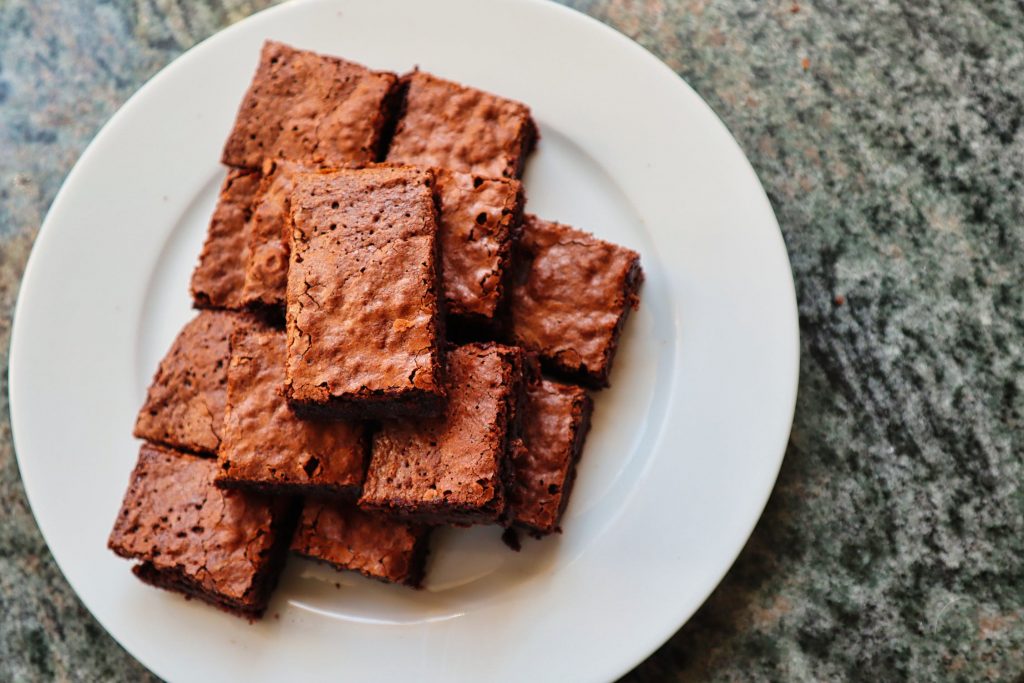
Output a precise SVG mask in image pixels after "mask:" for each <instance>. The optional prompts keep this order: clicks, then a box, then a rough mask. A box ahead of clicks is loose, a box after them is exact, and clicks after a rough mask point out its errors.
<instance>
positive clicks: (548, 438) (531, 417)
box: [509, 380, 593, 536]
mask: <svg viewBox="0 0 1024 683" xmlns="http://www.w3.org/2000/svg"><path fill="white" fill-rule="evenodd" d="M592 410H593V403H592V402H591V400H590V397H589V396H587V392H586V391H585V390H584V389H581V388H580V387H576V386H572V385H568V384H560V383H557V382H552V381H549V380H542V381H540V382H537V383H534V384H531V385H529V386H528V387H527V389H526V402H525V406H524V409H523V417H522V439H521V441H518V442H517V443H516V444H515V447H514V449H513V455H512V464H513V471H514V474H515V476H514V480H513V481H514V483H513V485H512V487H511V490H510V491H509V508H510V514H509V518H510V521H511V522H512V523H513V524H515V525H516V526H518V527H521V528H523V529H526V530H527V531H529V532H530V533H532V534H534V535H537V536H541V535H545V534H550V533H552V532H554V531H558V530H559V528H558V522H559V520H560V519H561V517H562V512H563V511H564V510H565V506H566V504H567V503H568V502H569V494H570V492H571V491H572V484H573V481H574V480H575V478H576V463H577V462H578V461H579V457H580V453H581V452H582V450H583V440H584V439H585V438H586V435H587V430H588V429H589V428H590V415H591V412H592Z"/></svg>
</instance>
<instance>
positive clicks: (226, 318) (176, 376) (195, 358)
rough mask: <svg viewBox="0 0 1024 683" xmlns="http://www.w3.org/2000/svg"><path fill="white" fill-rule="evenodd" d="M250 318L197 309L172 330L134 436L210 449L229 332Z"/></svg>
mask: <svg viewBox="0 0 1024 683" xmlns="http://www.w3.org/2000/svg"><path fill="white" fill-rule="evenodd" d="M252 323H253V319H252V318H251V317H249V316H245V315H242V314H237V313H229V312H226V311H201V312H200V313H199V315H197V316H196V317H195V318H193V319H192V321H191V322H189V323H188V324H187V325H185V327H184V328H183V329H182V330H181V332H180V333H178V337H177V338H176V339H175V340H174V344H172V345H171V348H170V350H169V351H168V352H167V355H166V356H164V358H163V360H162V361H160V367H159V368H158V369H157V371H156V375H155V376H154V377H153V382H152V384H150V387H149V392H148V394H147V396H146V402H145V404H144V405H143V406H142V409H141V410H140V411H139V415H138V418H137V419H136V421H135V432H134V434H135V436H137V437H139V438H141V439H146V440H147V441H155V442H157V443H162V444H164V445H166V446H171V447H172V448H178V449H181V450H186V451H192V452H194V453H211V454H212V453H216V452H217V449H218V448H219V447H220V440H221V428H222V426H223V423H224V399H225V397H226V394H227V372H228V361H229V360H230V358H231V355H230V353H231V352H230V341H231V333H232V331H233V330H234V329H235V327H236V326H239V325H249V324H252Z"/></svg>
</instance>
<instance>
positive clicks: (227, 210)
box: [192, 169, 260, 308]
mask: <svg viewBox="0 0 1024 683" xmlns="http://www.w3.org/2000/svg"><path fill="white" fill-rule="evenodd" d="M259 186H260V174H259V173H257V172H255V171H249V170H246V169H231V170H229V171H228V174H227V178H225V179H224V184H223V185H222V186H221V190H220V200H219V201H218V202H217V207H216V208H215V209H214V211H213V218H212V219H211V220H210V227H209V230H208V232H207V236H206V243H205V244H204V245H203V251H202V253H201V254H200V256H199V265H198V266H196V269H195V271H194V272H193V273H192V300H193V302H194V303H195V305H196V307H197V308H239V307H240V306H241V299H240V296H241V291H242V284H243V282H244V277H245V263H246V261H247V259H248V251H249V244H248V242H249V236H248V225H249V216H250V215H251V212H252V209H251V207H252V203H253V199H254V197H255V196H256V193H257V190H258V188H259Z"/></svg>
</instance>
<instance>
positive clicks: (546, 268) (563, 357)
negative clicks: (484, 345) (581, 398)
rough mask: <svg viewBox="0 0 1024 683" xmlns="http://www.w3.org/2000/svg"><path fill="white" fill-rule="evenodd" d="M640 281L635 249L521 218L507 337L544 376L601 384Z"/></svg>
mask: <svg viewBox="0 0 1024 683" xmlns="http://www.w3.org/2000/svg"><path fill="white" fill-rule="evenodd" d="M642 282H643V271H642V270H641V269H640V255H639V254H637V253H636V252H635V251H632V250H631V249H626V248H625V247H620V246H618V245H615V244H611V243H609V242H605V241H602V240H599V239H597V238H596V237H594V236H593V235H591V234H589V233H586V232H583V231H581V230H576V229H574V228H571V227H569V226H566V225H560V224H558V223H552V222H549V221H544V220H541V219H539V218H537V217H536V216H533V215H527V216H525V217H524V219H523V224H522V228H521V231H520V234H519V235H518V236H517V240H516V246H515V256H514V258H513V276H512V285H511V287H510V291H509V294H508V299H509V300H508V309H509V311H508V313H509V315H508V317H509V321H508V326H509V335H510V339H511V340H512V342H513V343H516V344H519V345H521V346H523V347H525V348H527V349H529V350H531V351H535V352H536V353H537V354H538V355H539V356H540V359H541V364H542V365H543V366H544V367H545V369H546V370H548V371H549V372H552V373H555V374H559V375H563V376H565V377H567V378H569V379H571V380H573V381H576V382H580V383H582V384H585V385H587V386H590V387H593V388H601V387H606V386H608V373H609V372H610V370H611V365H612V359H613V358H614V356H615V349H616V347H617V346H618V342H619V335H620V334H621V333H622V326H623V323H625V321H626V316H627V315H628V314H629V311H630V309H634V308H636V307H637V306H638V305H639V302H640V298H639V289H640V285H641V283H642Z"/></svg>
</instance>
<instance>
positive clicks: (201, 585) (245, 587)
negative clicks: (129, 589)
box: [107, 444, 294, 618]
mask: <svg viewBox="0 0 1024 683" xmlns="http://www.w3.org/2000/svg"><path fill="white" fill-rule="evenodd" d="M216 473H217V461H216V460H213V459H212V458H200V457H197V456H194V455H189V454H186V453H182V452H177V451H173V450H171V449H167V448H163V447H161V446H156V445H153V444H144V445H143V446H142V449H141V450H140V451H139V460H138V463H137V464H136V465H135V470H134V471H133V472H132V476H131V482H130V484H129V486H128V491H127V493H125V496H124V502H123V504H122V506H121V511H120V513H119V514H118V516H117V521H116V522H115V523H114V529H113V531H112V532H111V533H110V538H109V540H108V541H107V545H108V546H109V547H110V549H111V550H113V551H114V552H115V553H117V554H118V555H120V556H121V557H126V558H128V559H132V560H138V561H139V564H138V565H136V566H135V568H134V570H133V571H134V572H135V575H136V576H138V577H139V578H140V579H142V580H143V581H145V582H146V583H149V584H152V585H154V586H157V587H159V588H166V589H168V590H173V591H177V592H179V593H184V594H185V595H186V596H190V597H195V598H199V599H200V600H205V601H206V602H209V603H211V604H213V605H216V606H217V607H220V608H222V609H224V610H227V611H228V612H232V613H234V614H238V615H241V616H245V617H249V618H257V617H259V616H260V615H261V614H262V613H263V610H264V609H265V608H266V606H267V601H268V600H269V598H270V593H271V591H272V590H273V588H274V585H275V583H276V582H277V577H278V574H279V573H280V570H281V567H282V566H283V563H284V557H285V555H286V553H287V550H288V543H289V540H290V538H291V531H292V529H293V527H294V506H293V505H292V504H291V501H290V500H288V499H285V498H265V497H262V496H258V495H254V494H250V493H246V492H242V491H222V490H221V489H218V488H217V487H215V486H214V485H213V479H214V476H215V475H216Z"/></svg>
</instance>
